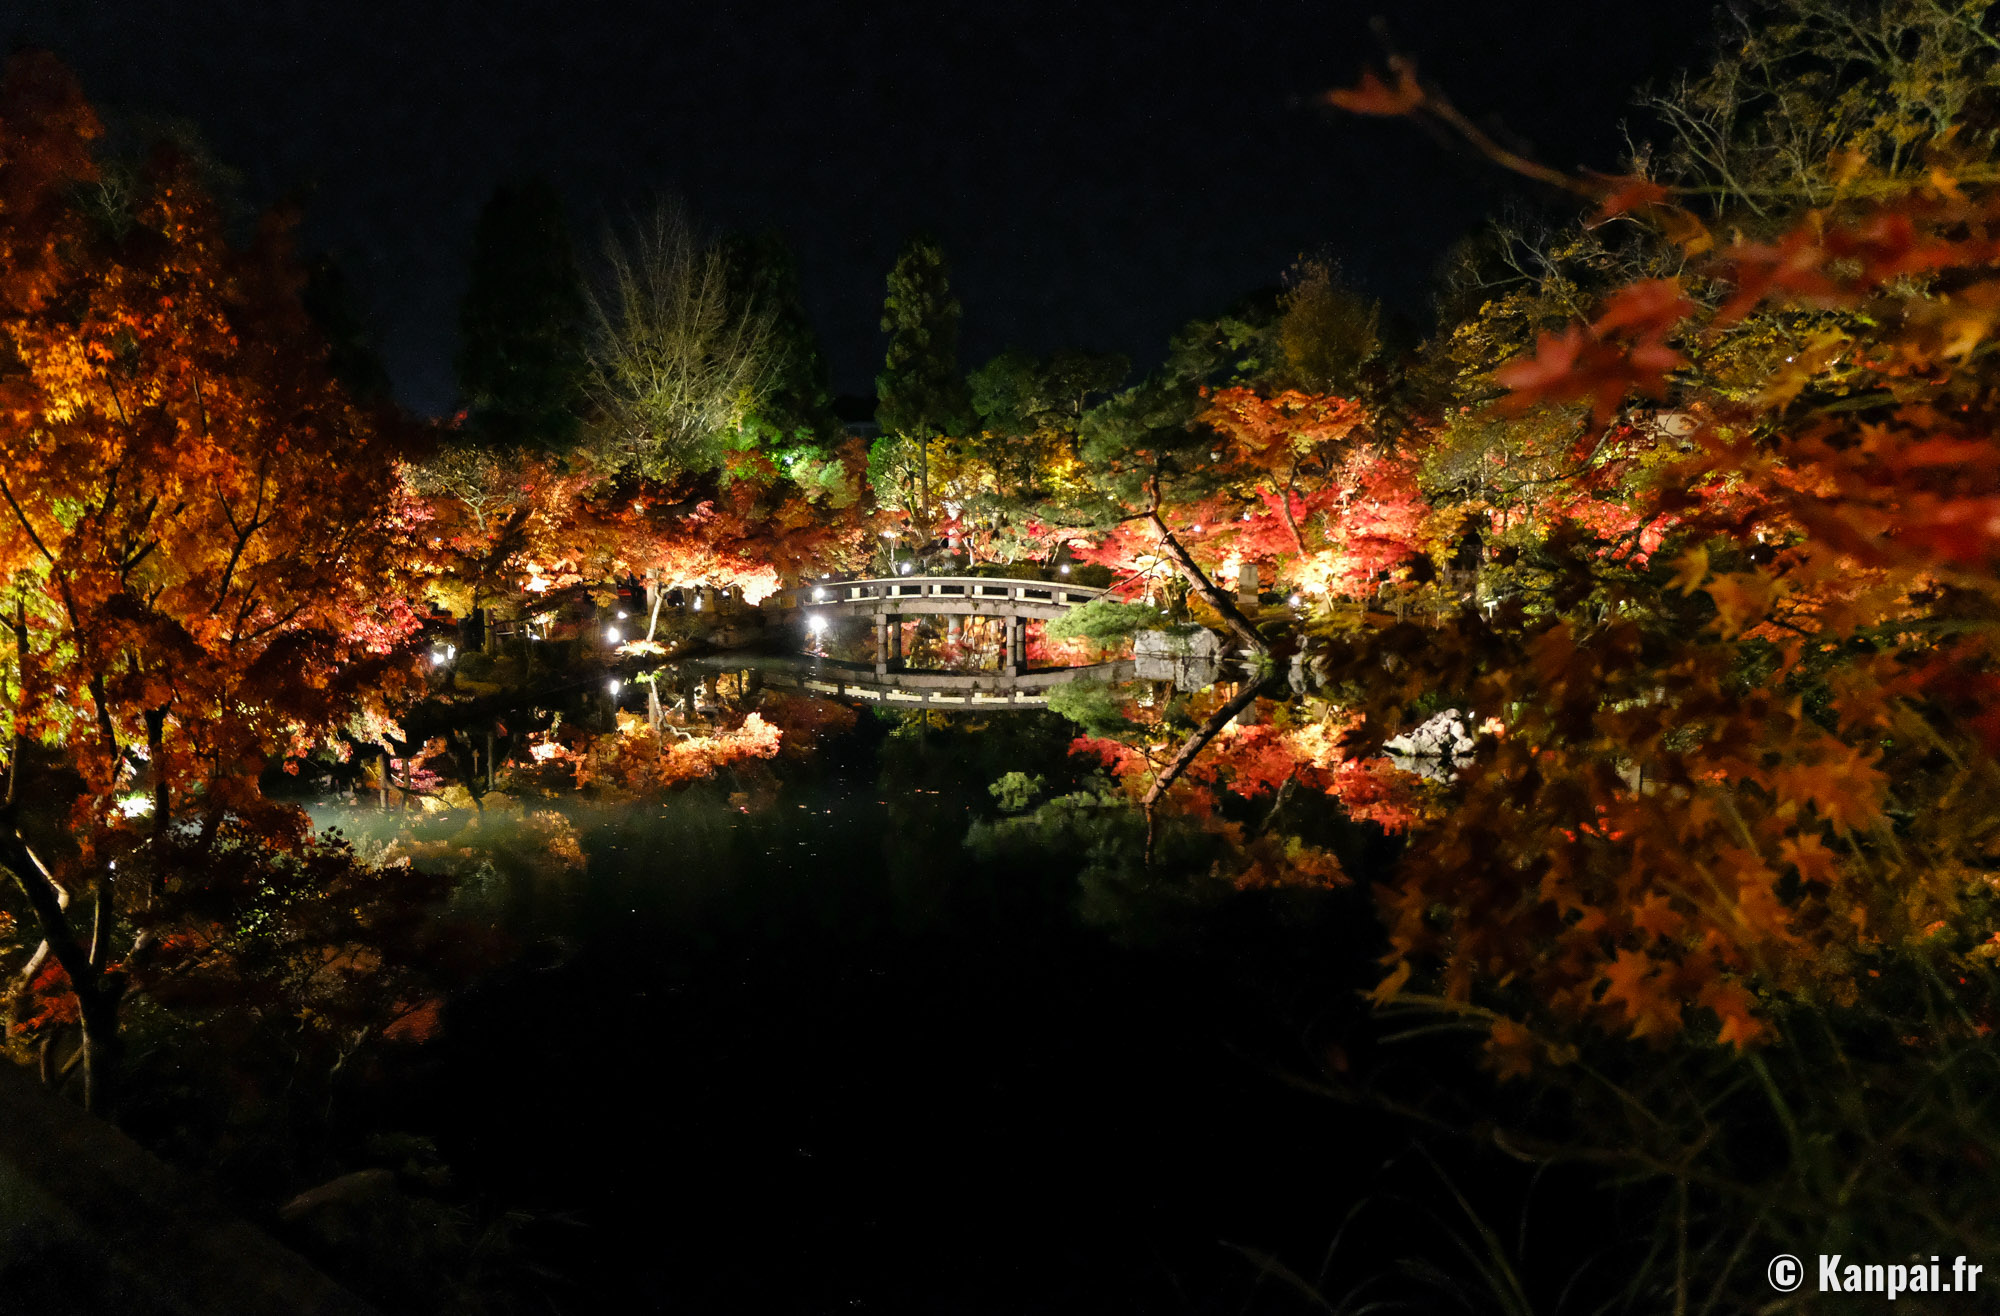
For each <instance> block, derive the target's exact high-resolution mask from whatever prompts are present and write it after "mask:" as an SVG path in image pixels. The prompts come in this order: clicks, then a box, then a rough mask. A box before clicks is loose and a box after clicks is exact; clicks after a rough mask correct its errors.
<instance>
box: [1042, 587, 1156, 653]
mask: <svg viewBox="0 0 2000 1316" xmlns="http://www.w3.org/2000/svg"><path fill="white" fill-rule="evenodd" d="M1168 625H1169V619H1168V617H1167V614H1166V613H1164V612H1162V611H1161V610H1160V609H1158V608H1156V607H1154V606H1153V605H1152V604H1150V603H1120V602H1119V601H1118V600H1117V599H1109V598H1104V599H1092V600H1091V601H1090V602H1088V603H1085V604H1081V605H1079V606H1077V607H1074V608H1071V609H1070V610H1069V612H1068V613H1067V614H1065V615H1064V616H1062V617H1060V618H1058V619H1057V620H1055V621H1052V622H1050V623H1049V625H1048V634H1049V636H1050V637H1051V638H1054V639H1060V640H1075V639H1083V640H1094V641H1096V642H1097V643H1098V644H1106V645H1109V644H1116V643H1118V642H1119V641H1120V640H1129V639H1131V638H1132V637H1133V636H1134V635H1137V634H1138V633H1139V632H1141V631H1156V630H1164V629H1166V628H1167V627H1168Z"/></svg>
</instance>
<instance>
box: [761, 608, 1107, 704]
mask: <svg viewBox="0 0 2000 1316" xmlns="http://www.w3.org/2000/svg"><path fill="white" fill-rule="evenodd" d="M1104 593H1105V591H1103V590H1099V589H1088V588H1085V587H1083V586H1078V585H1068V584H1064V583H1062V582H1059V581H1044V580H1004V579H993V578H990V577H982V576H915V577H909V576H906V577H900V578H899V577H890V578H886V579H879V580H845V581H835V582H823V583H821V584H817V585H806V586H801V587H799V588H797V589H793V590H787V591H783V592H781V593H780V594H778V595H776V596H774V597H773V598H772V599H770V600H768V601H767V602H766V603H765V605H764V606H765V607H766V608H768V609H771V610H773V611H775V612H777V613H779V615H780V617H781V619H783V620H788V621H789V620H794V619H795V620H796V622H797V624H800V626H801V629H802V633H803V634H804V635H805V636H806V637H807V638H808V640H810V641H812V642H814V643H815V644H817V643H818V641H819V640H820V637H822V636H824V635H825V634H827V633H828V632H829V631H833V632H838V631H840V630H842V629H851V623H852V621H853V620H856V619H866V620H868V621H871V622H872V623H873V631H874V645H873V661H872V662H867V663H863V662H849V661H842V660H840V659H838V658H834V657H830V656H826V655H823V654H817V655H811V656H803V657H800V658H798V659H796V660H793V661H790V662H787V663H785V664H784V665H783V666H782V667H776V666H767V667H766V668H765V669H764V673H765V679H766V680H767V681H770V682H771V683H772V684H790V685H793V686H794V687H796V688H799V689H805V690H811V691H814V692H816V693H821V694H831V695H835V696H842V697H851V698H858V699H870V700H875V701H878V702H881V703H886V704H913V705H953V706H959V707H1000V708H1009V707H1012V708H1022V707H1027V708H1039V707H1042V706H1044V705H1046V704H1047V702H1048V692H1049V691H1050V690H1052V689H1054V688H1055V687H1057V686H1060V685H1066V684H1068V683H1069V682H1071V681H1076V680H1081V679H1089V680H1096V681H1125V680H1130V679H1131V678H1132V675H1133V672H1134V667H1133V664H1132V662H1131V661H1130V660H1121V661H1116V662H1106V663H1094V664H1090V665H1088V666H1082V667H1054V668H1043V669H1040V670H1030V669H1029V667H1028V627H1029V625H1030V624H1031V623H1035V622H1042V623H1046V622H1050V621H1054V620H1057V619H1059V618H1061V617H1063V616H1066V615H1067V614H1068V613H1069V611H1070V609H1072V608H1074V607H1077V606H1078V605H1080V604H1084V603H1088V602H1090V601H1091V600H1093V599H1097V598H1101V597H1103V595H1104ZM923 618H939V619H941V620H942V621H943V623H944V627H945V636H944V644H943V651H944V652H946V653H950V654H957V655H961V656H963V655H965V654H967V653H969V652H970V651H971V650H972V649H973V648H976V647H978V646H976V644H974V643H972V642H971V641H970V639H969V633H970V631H971V630H972V629H973V626H976V627H977V628H979V629H981V630H992V629H996V628H997V629H998V630H999V632H1000V633H999V634H998V635H997V636H996V637H995V638H996V640H997V643H995V644H994V645H993V647H994V648H995V649H997V651H998V659H999V661H998V662H997V664H996V665H995V666H994V667H993V668H991V669H986V670H977V669H974V670H966V669H962V668H958V669H949V668H948V669H913V668H911V667H909V666H908V665H907V664H906V662H905V660H904V653H903V623H904V622H905V621H918V620H921V619H923ZM842 622H848V623H850V626H849V627H847V628H843V627H842V626H841V623H842ZM968 623H973V626H968Z"/></svg>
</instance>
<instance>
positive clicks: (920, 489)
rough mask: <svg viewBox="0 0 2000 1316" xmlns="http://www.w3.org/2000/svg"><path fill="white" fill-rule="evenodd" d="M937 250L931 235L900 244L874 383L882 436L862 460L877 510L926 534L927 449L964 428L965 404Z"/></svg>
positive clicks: (951, 306)
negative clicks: (895, 513) (889, 511)
mask: <svg viewBox="0 0 2000 1316" xmlns="http://www.w3.org/2000/svg"><path fill="white" fill-rule="evenodd" d="M962 314H963V311H962V309H961V308H960V306H959V304H958V298H957V297H955V296H953V295H952V291H951V281H950V276H949V271H948V270H947V268H946V265H945V259H944V249H943V248H942V247H940V246H939V245H938V243H937V242H936V241H935V240H933V239H930V238H925V237H914V238H911V239H910V240H909V241H907V242H905V243H904V244H903V249H902V251H901V252H900V253H899V254H898V255H897V257H896V263H895V265H894V266H893V267H891V268H890V270H889V293H888V296H887V297H886V298H885V299H884V300H883V303H882V332H884V333H886V334H888V335H889V350H888V355H887V356H886V357H885V358H884V360H883V363H882V373H881V374H880V375H878V376H876V379H875V396H876V399H877V403H876V408H875V419H876V422H877V423H878V424H879V425H880V426H881V427H882V435H881V437H880V438H878V439H876V440H875V446H874V449H873V451H871V452H870V453H869V457H868V471H869V483H870V484H871V485H872V486H873V487H874V489H875V497H876V500H877V501H878V502H880V503H881V504H882V505H883V506H884V507H891V508H896V509H898V510H900V511H903V512H905V513H906V514H908V516H909V517H910V519H911V521H912V522H913V523H914V524H915V525H916V526H917V527H918V528H919V529H920V530H921V531H925V532H927V531H928V530H929V528H930V526H931V524H932V523H933V522H934V521H935V520H936V512H935V508H934V505H933V500H932V490H931V450H932V447H933V445H935V444H936V443H937V442H938V441H939V440H941V439H944V438H947V437H953V436H957V435H960V434H963V433H964V432H965V431H966V430H968V429H970V428H971V423H972V417H971V410H972V408H971V403H970V399H969V398H968V397H967V395H966V391H965V381H964V380H963V379H962V378H960V376H959V371H958V322H959V318H960V316H961V315H962Z"/></svg>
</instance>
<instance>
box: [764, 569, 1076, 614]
mask: <svg viewBox="0 0 2000 1316" xmlns="http://www.w3.org/2000/svg"><path fill="white" fill-rule="evenodd" d="M1104 593H1105V591H1103V590H1101V589H1090V588H1088V587H1086V586H1082V585H1069V584H1064V583H1063V582H1061V581H1054V580H1007V579H1004V578H994V577H991V576H888V577H884V578H882V579H878V580H826V581H819V582H817V583H815V584H811V585H800V586H798V587H796V588H794V589H788V590H780V591H779V592H778V593H777V594H774V595H772V596H771V602H772V603H773V604H775V605H776V606H778V607H780V608H810V607H813V606H814V605H822V606H824V605H828V604H833V605H838V604H842V603H861V602H880V601H887V600H895V599H965V600H968V601H971V600H979V601H982V602H993V603H1028V604H1036V605H1039V606H1042V607H1058V608H1072V607H1075V606H1076V605H1077V604H1080V603H1089V602H1090V601H1091V600H1093V599H1097V598H1102V597H1103V596H1104Z"/></svg>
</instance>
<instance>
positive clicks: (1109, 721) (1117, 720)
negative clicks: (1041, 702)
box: [1049, 681, 1136, 736]
mask: <svg viewBox="0 0 2000 1316" xmlns="http://www.w3.org/2000/svg"><path fill="white" fill-rule="evenodd" d="M1049 711H1050V712H1052V713H1060V714H1061V715H1062V716H1064V717H1066V718H1068V719H1069V720H1070V721H1072V722H1074V723H1076V724H1077V725H1078V726H1079V727H1081V728H1082V729H1083V731H1084V734H1085V735H1091V736H1112V735H1116V734H1118V733H1119V732H1125V731H1132V730H1134V729H1136V728H1135V725H1134V723H1133V722H1132V721H1131V719H1129V718H1127V717H1126V716H1125V699H1124V696H1123V695H1122V694H1121V693H1120V691H1119V688H1118V687H1117V686H1115V685H1113V684H1111V683H1110V682H1108V681H1070V682H1067V683H1066V684H1063V685H1059V686H1057V687H1055V688H1054V689H1053V690H1051V691H1049Z"/></svg>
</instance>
